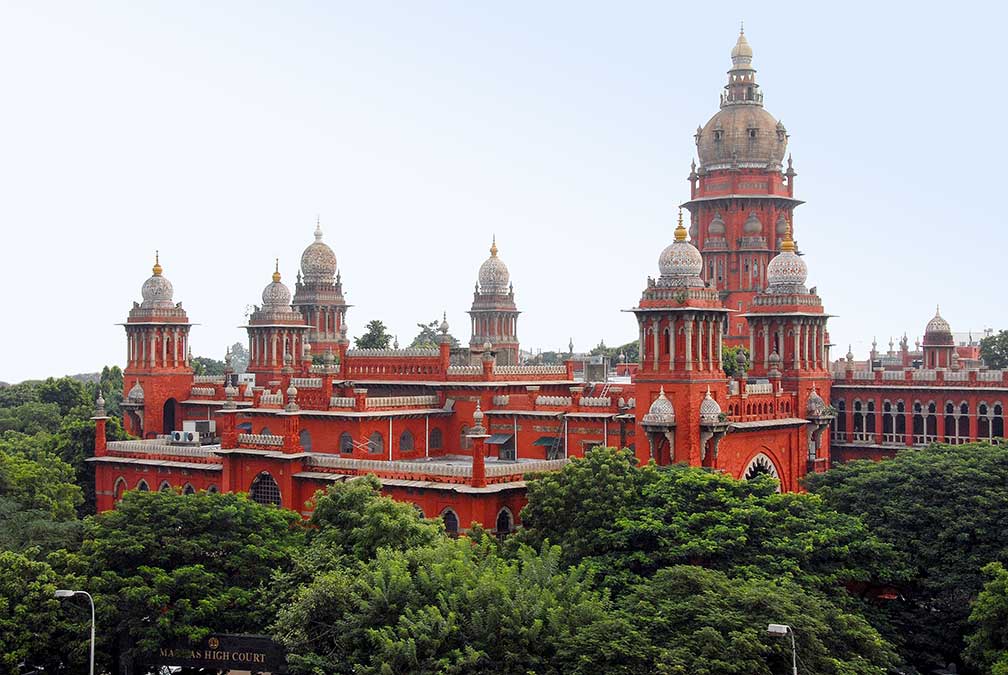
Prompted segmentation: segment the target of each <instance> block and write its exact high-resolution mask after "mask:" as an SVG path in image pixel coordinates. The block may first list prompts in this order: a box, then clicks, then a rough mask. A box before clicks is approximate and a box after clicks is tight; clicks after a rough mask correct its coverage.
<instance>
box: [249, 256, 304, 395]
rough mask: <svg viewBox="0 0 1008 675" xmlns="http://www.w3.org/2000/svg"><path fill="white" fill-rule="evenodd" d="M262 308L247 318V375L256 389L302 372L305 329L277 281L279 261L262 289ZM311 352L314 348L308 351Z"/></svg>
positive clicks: (302, 319) (285, 290)
mask: <svg viewBox="0 0 1008 675" xmlns="http://www.w3.org/2000/svg"><path fill="white" fill-rule="evenodd" d="M262 302H263V304H262V306H261V307H259V306H257V307H256V308H255V311H253V312H252V314H251V316H249V322H248V325H247V326H243V328H245V329H246V330H247V331H248V336H249V365H248V372H250V373H254V374H255V376H256V385H258V386H270V383H271V382H275V383H280V382H282V381H283V378H284V376H287V377H288V378H289V377H290V375H292V374H294V373H300V372H301V371H302V369H303V366H304V365H307V364H305V363H304V361H305V359H306V355H307V354H308V353H309V352H308V350H307V349H306V348H305V342H306V341H305V336H306V335H307V332H308V329H309V326H308V325H307V324H305V322H304V318H303V317H302V316H301V313H300V312H298V311H297V310H295V309H293V308H292V307H291V292H290V289H288V288H287V286H286V285H284V283H283V282H282V281H280V261H279V260H277V262H276V267H275V269H274V271H273V281H272V282H271V283H270V284H269V285H267V286H266V288H264V289H263V292H262ZM312 349H314V346H313V347H312Z"/></svg>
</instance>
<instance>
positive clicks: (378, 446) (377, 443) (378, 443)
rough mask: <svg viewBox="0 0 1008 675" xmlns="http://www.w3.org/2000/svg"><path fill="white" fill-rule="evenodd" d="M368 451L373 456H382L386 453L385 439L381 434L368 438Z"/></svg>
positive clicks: (374, 434) (377, 433) (376, 433)
mask: <svg viewBox="0 0 1008 675" xmlns="http://www.w3.org/2000/svg"><path fill="white" fill-rule="evenodd" d="M367 449H368V452H370V453H371V454H372V455H380V454H382V453H383V452H385V438H384V437H383V436H382V435H381V432H378V431H376V432H374V433H373V434H371V436H370V437H369V438H368V442H367Z"/></svg>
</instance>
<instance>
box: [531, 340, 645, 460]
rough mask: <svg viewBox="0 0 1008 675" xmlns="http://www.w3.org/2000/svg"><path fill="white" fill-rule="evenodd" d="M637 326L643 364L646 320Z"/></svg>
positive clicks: (638, 345)
mask: <svg viewBox="0 0 1008 675" xmlns="http://www.w3.org/2000/svg"><path fill="white" fill-rule="evenodd" d="M637 328H638V335H637V361H639V362H640V363H641V364H643V363H644V342H645V340H646V339H647V337H646V336H645V334H644V330H645V329H644V322H643V321H641V322H640V325H639V326H638V327H637ZM517 445H518V444H517V443H515V447H517Z"/></svg>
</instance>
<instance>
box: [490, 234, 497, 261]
mask: <svg viewBox="0 0 1008 675" xmlns="http://www.w3.org/2000/svg"><path fill="white" fill-rule="evenodd" d="M490 255H492V256H494V257H496V256H497V235H496V234H495V235H494V236H493V243H492V244H490Z"/></svg>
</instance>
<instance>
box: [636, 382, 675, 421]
mask: <svg viewBox="0 0 1008 675" xmlns="http://www.w3.org/2000/svg"><path fill="white" fill-rule="evenodd" d="M641 421H642V422H643V423H644V424H656V425H661V426H670V425H672V424H675V409H674V408H673V407H672V401H670V400H668V398H667V397H666V396H665V387H664V386H663V387H662V388H661V390H660V391H659V392H658V398H656V399H655V400H654V401H653V402H652V403H651V407H650V408H648V411H647V414H646V415H644V417H642V418H641Z"/></svg>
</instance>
